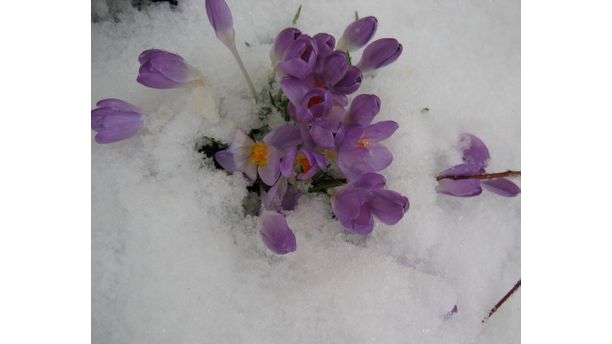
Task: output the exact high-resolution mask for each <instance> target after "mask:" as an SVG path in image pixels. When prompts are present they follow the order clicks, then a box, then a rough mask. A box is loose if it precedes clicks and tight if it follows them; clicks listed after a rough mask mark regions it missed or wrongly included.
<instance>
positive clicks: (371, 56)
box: [207, 1, 409, 254]
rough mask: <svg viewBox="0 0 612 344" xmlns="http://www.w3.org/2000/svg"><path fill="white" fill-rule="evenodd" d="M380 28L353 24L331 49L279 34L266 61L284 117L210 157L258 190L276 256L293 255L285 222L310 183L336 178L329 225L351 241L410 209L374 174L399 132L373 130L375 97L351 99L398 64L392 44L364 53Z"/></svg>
mask: <svg viewBox="0 0 612 344" xmlns="http://www.w3.org/2000/svg"><path fill="white" fill-rule="evenodd" d="M211 2H212V1H211ZM207 3H208V2H207ZM222 8H223V10H224V11H225V10H226V8H225V7H222ZM212 17H213V18H214V17H215V16H212ZM209 18H211V14H210V13H209ZM213 22H214V20H211V23H213ZM377 25H378V21H377V19H376V18H375V17H365V18H362V19H359V20H356V21H355V22H353V23H351V24H350V25H349V26H348V27H347V28H346V30H345V31H344V33H343V35H342V36H341V38H340V39H339V41H338V42H339V43H338V46H336V39H335V38H334V36H332V35H330V34H328V33H319V34H316V35H314V36H309V35H308V34H305V33H302V32H301V31H300V30H298V29H297V28H286V29H284V30H282V31H281V32H280V33H279V34H278V36H277V37H276V40H275V42H274V45H273V47H272V50H271V53H270V58H271V62H272V67H273V69H274V71H275V73H276V76H277V78H278V81H279V83H280V87H281V89H282V92H283V94H284V96H286V98H287V99H288V104H287V109H286V110H287V113H288V114H289V118H288V119H287V121H286V123H285V124H283V125H280V126H278V127H276V128H273V129H272V130H270V131H269V132H268V133H267V134H266V135H265V136H263V138H262V139H260V140H255V139H254V138H252V137H250V136H249V135H248V134H247V133H246V132H244V131H242V130H237V131H236V133H235V135H234V138H233V140H232V142H231V144H230V145H229V147H228V148H227V149H225V150H222V151H219V152H217V153H216V154H215V159H216V161H217V162H218V163H219V164H220V165H221V166H222V167H223V168H224V169H225V170H227V171H229V172H241V173H243V174H244V175H245V176H246V177H247V178H248V180H249V181H250V182H251V183H255V184H257V183H259V184H260V185H261V186H262V189H263V190H264V193H263V194H262V195H261V198H262V202H261V211H260V217H261V223H262V227H261V231H260V232H261V236H262V239H263V242H264V244H265V245H266V246H267V247H268V248H269V249H270V250H272V251H273V252H275V253H277V254H286V253H289V252H292V251H295V250H296V247H297V244H296V238H295V235H294V233H293V231H292V230H291V229H290V228H289V226H288V224H287V221H286V220H285V218H284V216H283V215H282V213H283V212H284V211H287V210H292V209H294V208H295V207H296V205H297V203H298V200H299V198H300V195H301V194H302V193H303V192H306V191H307V190H308V186H310V185H312V183H313V181H314V179H313V178H314V177H315V176H316V175H321V174H322V175H326V176H340V177H339V178H337V180H342V184H343V185H341V186H339V187H336V188H329V189H328V190H327V191H328V194H329V195H330V197H331V204H332V210H333V212H334V214H335V216H336V217H337V218H338V220H339V222H340V223H341V224H342V225H343V226H344V227H345V228H346V230H347V231H349V232H352V233H355V234H360V235H367V234H369V233H371V232H372V230H373V229H374V218H377V219H378V220H380V221H381V222H383V223H385V224H388V225H393V224H396V223H397V222H398V221H399V220H400V219H401V218H402V217H403V216H404V214H405V213H406V211H407V210H408V206H409V203H408V198H406V197H404V196H402V195H400V194H399V193H397V192H394V191H390V190H386V189H385V184H386V180H385V178H384V177H383V176H382V175H380V174H379V172H380V171H382V170H384V169H385V168H386V167H388V166H389V165H390V164H391V162H392V160H393V155H392V154H391V152H390V151H389V150H388V149H387V148H386V147H385V146H384V145H383V144H382V141H384V140H386V139H388V138H389V137H390V136H391V135H393V133H394V132H395V131H396V130H397V129H398V124H397V123H396V122H394V121H379V122H375V117H376V115H377V114H378V113H379V112H380V108H381V101H380V99H379V98H378V97H377V96H376V95H373V94H360V95H357V96H354V97H353V96H352V95H353V94H355V93H356V92H357V91H358V89H359V87H360V86H361V83H362V80H363V74H364V73H366V72H371V71H373V70H375V69H378V68H381V67H384V66H386V65H388V64H390V63H392V62H394V61H395V60H397V58H398V57H399V56H400V55H401V52H402V45H401V44H400V43H399V42H398V41H397V40H395V39H393V38H383V39H379V40H377V41H374V42H372V43H370V44H369V45H368V43H369V42H370V40H371V39H372V37H373V36H374V34H375V32H376V28H377ZM213 27H215V26H214V24H213ZM364 46H365V47H366V48H365V50H364V52H363V54H362V58H361V60H360V61H359V63H357V64H356V65H353V64H352V63H351V59H350V57H349V53H350V52H354V51H357V50H359V49H360V48H362V47H364ZM349 96H351V97H352V100H349Z"/></svg>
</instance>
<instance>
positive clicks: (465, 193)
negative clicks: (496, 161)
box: [436, 134, 521, 197]
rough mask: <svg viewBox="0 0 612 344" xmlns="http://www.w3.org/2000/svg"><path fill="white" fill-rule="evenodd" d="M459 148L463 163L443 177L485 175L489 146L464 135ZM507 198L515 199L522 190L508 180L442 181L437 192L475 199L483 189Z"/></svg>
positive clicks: (442, 174) (448, 179) (445, 173)
mask: <svg viewBox="0 0 612 344" xmlns="http://www.w3.org/2000/svg"><path fill="white" fill-rule="evenodd" d="M459 147H460V148H461V151H462V153H463V161H464V162H463V163H462V164H459V165H456V166H453V167H451V168H449V169H447V170H444V171H442V172H441V173H440V176H442V177H468V176H477V175H482V174H484V173H485V172H486V171H485V168H486V167H487V165H488V163H489V159H490V155H489V150H488V148H487V146H486V145H485V144H484V142H482V140H481V139H479V138H478V137H476V136H474V135H471V134H462V135H461V139H460V142H459ZM483 187H484V188H485V189H487V190H489V191H491V192H493V193H496V194H498V195H500V196H505V197H514V196H516V195H518V194H519V193H520V192H521V189H520V188H519V187H518V186H517V185H516V184H514V183H513V182H511V181H510V180H508V179H506V178H495V179H483V180H480V179H469V178H468V179H457V180H455V179H450V178H445V179H440V180H439V181H438V186H437V188H436V190H437V191H438V192H439V193H442V194H447V195H451V196H457V197H473V196H478V195H480V194H481V193H482V188H483Z"/></svg>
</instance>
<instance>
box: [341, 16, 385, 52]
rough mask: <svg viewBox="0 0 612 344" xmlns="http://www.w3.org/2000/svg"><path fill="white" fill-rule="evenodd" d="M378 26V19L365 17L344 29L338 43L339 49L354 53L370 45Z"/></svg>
mask: <svg viewBox="0 0 612 344" xmlns="http://www.w3.org/2000/svg"><path fill="white" fill-rule="evenodd" d="M377 25H378V20H376V17H365V18H361V19H359V20H356V21H354V22H352V23H351V24H350V25H349V26H347V27H346V29H344V33H343V34H342V37H341V38H340V41H339V42H338V49H341V50H345V51H354V50H357V49H359V48H361V47H363V46H364V45H366V44H368V42H369V41H370V39H372V37H374V34H375V33H376V26H377Z"/></svg>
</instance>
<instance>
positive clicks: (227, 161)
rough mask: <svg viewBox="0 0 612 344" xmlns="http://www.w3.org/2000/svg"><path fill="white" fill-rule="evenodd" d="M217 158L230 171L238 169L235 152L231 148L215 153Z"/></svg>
mask: <svg viewBox="0 0 612 344" xmlns="http://www.w3.org/2000/svg"><path fill="white" fill-rule="evenodd" d="M215 160H216V161H217V163H219V165H221V167H223V169H225V170H226V171H228V172H235V171H236V163H235V162H234V154H232V152H230V150H229V149H224V150H222V151H218V152H217V153H215Z"/></svg>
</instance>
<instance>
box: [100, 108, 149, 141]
mask: <svg viewBox="0 0 612 344" xmlns="http://www.w3.org/2000/svg"><path fill="white" fill-rule="evenodd" d="M143 125H144V114H143V113H142V111H140V109H138V108H137V107H135V106H134V105H132V104H129V103H127V102H124V101H123V100H119V99H112V98H111V99H102V100H100V101H99V102H97V103H96V108H95V109H93V110H91V129H93V130H95V131H96V132H97V134H96V142H97V143H112V142H117V141H121V140H125V139H127V138H130V137H132V136H134V135H136V133H138V131H140V129H142V127H143Z"/></svg>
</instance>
